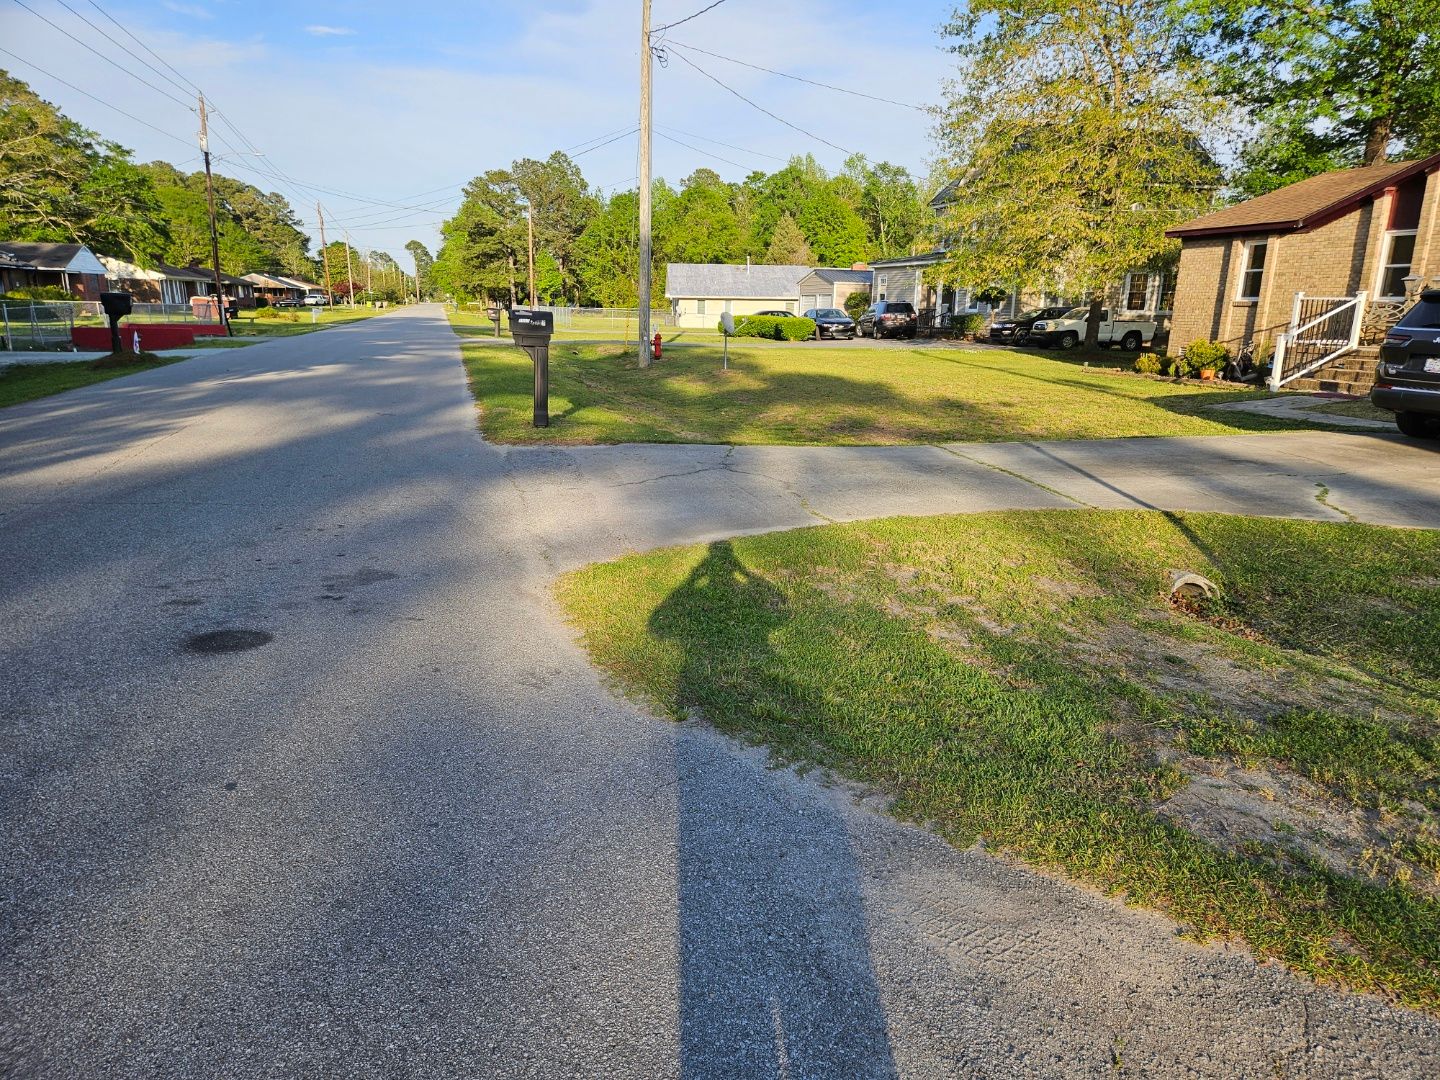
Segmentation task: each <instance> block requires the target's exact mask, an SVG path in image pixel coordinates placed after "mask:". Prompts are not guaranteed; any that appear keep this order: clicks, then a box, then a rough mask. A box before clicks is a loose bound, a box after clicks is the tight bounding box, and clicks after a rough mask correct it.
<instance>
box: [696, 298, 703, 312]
mask: <svg viewBox="0 0 1440 1080" xmlns="http://www.w3.org/2000/svg"><path fill="white" fill-rule="evenodd" d="M695 314H696V315H704V314H705V301H704V300H696V301H695Z"/></svg>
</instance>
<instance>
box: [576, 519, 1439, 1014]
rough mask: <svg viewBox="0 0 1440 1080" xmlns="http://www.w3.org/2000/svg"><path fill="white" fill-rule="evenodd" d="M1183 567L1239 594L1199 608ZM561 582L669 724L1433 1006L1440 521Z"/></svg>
mask: <svg viewBox="0 0 1440 1080" xmlns="http://www.w3.org/2000/svg"><path fill="white" fill-rule="evenodd" d="M1362 552H1363V556H1362V555H1361V554H1360V553H1362ZM1177 569H1188V570H1192V571H1195V572H1198V573H1203V574H1205V575H1207V576H1208V577H1210V578H1211V579H1213V580H1214V581H1215V582H1216V583H1217V584H1218V585H1219V586H1220V588H1221V590H1222V591H1221V596H1220V598H1219V600H1218V601H1215V602H1210V603H1189V604H1180V605H1178V606H1177V604H1175V603H1174V602H1172V601H1171V600H1170V598H1169V584H1170V581H1171V574H1172V572H1173V571H1174V570H1177ZM558 595H559V598H560V601H561V603H562V605H563V606H564V608H565V610H566V611H567V613H568V615H569V617H570V618H571V619H572V621H573V622H574V624H575V625H576V626H577V627H578V628H579V630H580V631H581V633H582V635H583V639H584V642H585V644H586V646H587V647H588V649H589V651H590V653H591V655H592V657H593V659H594V660H595V661H596V663H597V664H598V665H599V666H600V667H601V668H602V669H603V670H604V671H605V672H607V673H608V674H609V676H610V677H612V678H613V679H614V680H615V682H616V683H617V684H618V686H619V687H621V688H622V689H624V690H625V691H628V692H629V693H631V694H632V695H634V696H636V697H637V698H639V699H641V700H643V701H646V702H649V703H650V704H651V705H652V706H653V707H654V708H655V709H657V710H659V711H660V712H661V713H663V714H665V715H668V716H671V717H673V718H675V719H684V718H687V717H692V716H695V715H697V714H698V715H700V716H702V717H704V718H705V719H707V720H708V721H710V722H711V723H713V724H715V725H717V726H718V727H719V728H721V729H722V730H724V731H727V732H730V733H732V734H734V735H737V736H739V737H741V738H744V739H747V740H751V741H754V742H757V743H762V744H764V745H766V746H768V747H770V748H771V749H772V750H773V751H774V753H775V755H776V756H777V758H778V759H780V760H782V761H787V762H802V763H813V764H818V765H820V766H823V767H826V768H828V769H831V770H835V771H836V772H839V773H841V774H844V775H847V776H850V777H852V778H855V779H859V780H861V781H864V782H867V783H868V784H870V785H873V786H874V787H875V788H877V789H878V790H880V791H881V792H883V793H884V794H885V795H888V796H889V797H890V799H891V800H892V802H891V807H892V810H893V812H894V813H895V814H897V815H899V816H900V817H902V818H905V819H909V820H914V821H918V822H925V823H928V824H929V825H930V826H931V827H932V828H935V829H937V830H938V831H939V832H940V833H942V834H943V835H944V836H946V837H947V838H949V839H950V840H951V841H953V842H954V843H956V844H958V845H961V846H968V845H970V844H973V843H975V842H977V841H979V842H983V844H984V845H985V846H986V847H987V848H988V849H990V850H992V851H995V852H1002V853H1007V854H1009V855H1011V856H1014V857H1018V858H1020V859H1023V860H1026V861H1028V862H1030V863H1032V864H1034V865H1037V866H1040V867H1044V868H1047V869H1050V870H1053V871H1057V872H1060V873H1062V874H1064V875H1067V876H1069V877H1072V878H1074V879H1077V880H1080V881H1083V882H1086V883H1088V884H1091V885H1094V886H1096V887H1099V888H1101V889H1103V890H1105V891H1107V892H1109V893H1112V894H1115V895H1118V896H1122V897H1124V898H1125V899H1126V900H1127V901H1128V902H1130V903H1134V904H1141V905H1146V906H1149V907H1153V908H1158V909H1160V910H1162V911H1164V912H1166V913H1167V914H1168V915H1169V916H1171V917H1172V918H1173V919H1174V920H1176V921H1177V922H1178V923H1179V924H1180V928H1181V932H1182V933H1184V934H1186V935H1188V936H1192V937H1194V938H1197V939H1201V940H1204V939H1212V938H1235V939H1239V940H1243V941H1244V942H1246V943H1248V945H1249V946H1250V948H1251V949H1253V950H1254V951H1255V953H1256V954H1258V955H1259V956H1261V957H1271V958H1277V959H1279V960H1282V961H1284V962H1285V963H1287V964H1289V965H1291V966H1292V967H1293V968H1295V969H1296V970H1299V971H1303V972H1305V973H1307V974H1308V975H1310V976H1312V977H1313V978H1315V979H1317V980H1319V981H1321V982H1326V983H1335V984H1341V985H1345V986H1349V987H1352V988H1356V989H1361V990H1367V991H1373V992H1378V993H1381V994H1384V995H1386V996H1388V997H1391V998H1393V999H1395V1000H1398V1001H1400V1002H1403V1003H1405V1004H1407V1005H1410V1006H1414V1007H1419V1008H1423V1009H1426V1010H1429V1011H1431V1012H1436V1013H1440V877H1437V875H1440V533H1436V532H1425V531H1416V530H1399V529H1385V528H1380V527H1374V526H1362V525H1354V524H1329V523H1316V522H1300V521H1281V520H1270V519H1254V518H1241V517H1233V516H1228V515H1219V514H1166V513H1157V512H1139V511H1137V512H1125V511H1083V510H1075V511H1045V512H1034V511H1032V512H1004V513H988V514H977V515H966V516H950V517H938V518H896V519H890V520H885V521H877V522H868V523H860V524H847V525H835V526H823V527H818V528H812V529H803V530H797V531H791V532H784V533H772V534H767V535H763V536H755V537H748V538H741V539H736V540H733V541H720V542H716V543H712V544H709V545H705V546H695V547H686V548H681V549H674V550H666V551H659V552H653V553H647V554H642V555H635V556H630V557H627V558H623V559H620V560H618V561H616V562H611V563H604V564H600V565H596V566H592V567H588V568H586V569H584V570H581V571H578V572H575V573H572V574H570V575H568V576H567V577H565V578H564V579H562V581H561V582H560V584H559V586H558ZM737 827H743V826H737Z"/></svg>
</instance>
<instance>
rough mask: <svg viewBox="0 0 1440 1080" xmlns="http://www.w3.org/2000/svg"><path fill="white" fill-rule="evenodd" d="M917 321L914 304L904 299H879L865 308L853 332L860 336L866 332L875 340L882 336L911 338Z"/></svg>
mask: <svg viewBox="0 0 1440 1080" xmlns="http://www.w3.org/2000/svg"><path fill="white" fill-rule="evenodd" d="M919 321H920V320H919V319H918V318H916V316H915V305H914V304H908V303H906V302H905V301H904V300H881V301H879V302H877V303H874V304H871V305H870V306H869V307H868V308H866V309H865V314H863V315H861V316H860V321H859V322H858V323H857V324H856V325H855V332H856V333H857V334H859V335H860V336H861V337H864V336H865V335H866V334H867V333H868V334H869V335H870V336H871V337H873V338H876V339H877V340H878V339H879V338H883V337H910V338H913V337H914V336H915V329H916V327H917V325H918V324H919Z"/></svg>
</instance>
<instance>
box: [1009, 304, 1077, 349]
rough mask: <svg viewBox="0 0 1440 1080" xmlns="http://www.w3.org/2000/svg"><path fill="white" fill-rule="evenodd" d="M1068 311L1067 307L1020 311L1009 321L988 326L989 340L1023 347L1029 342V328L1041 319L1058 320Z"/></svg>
mask: <svg viewBox="0 0 1440 1080" xmlns="http://www.w3.org/2000/svg"><path fill="white" fill-rule="evenodd" d="M1069 310H1070V309H1069V308H1068V307H1042V308H1031V309H1030V310H1029V311H1022V312H1021V313H1020V314H1019V315H1016V316H1014V317H1013V318H1009V319H1001V320H999V321H998V322H995V323H992V324H991V326H990V340H991V341H996V342H999V343H1000V344H1002V345H1024V344H1026V343H1027V342H1029V340H1030V328H1031V327H1032V326H1034V325H1035V324H1036V323H1037V322H1039V321H1040V320H1041V319H1058V318H1060V316H1062V315H1064V314H1065V313H1066V312H1067V311H1069Z"/></svg>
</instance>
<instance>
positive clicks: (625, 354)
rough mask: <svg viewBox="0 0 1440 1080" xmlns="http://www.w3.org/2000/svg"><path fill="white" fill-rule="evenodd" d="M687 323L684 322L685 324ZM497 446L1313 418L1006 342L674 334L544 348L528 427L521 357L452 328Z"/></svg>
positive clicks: (1133, 430)
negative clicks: (545, 386)
mask: <svg viewBox="0 0 1440 1080" xmlns="http://www.w3.org/2000/svg"><path fill="white" fill-rule="evenodd" d="M685 333H688V331H685ZM462 351H463V353H464V357H465V366H466V370H467V371H468V372H469V376H470V385H471V389H472V390H473V392H474V394H475V397H476V399H477V400H478V401H479V402H480V404H481V407H482V408H481V413H482V415H481V428H482V429H483V431H484V432H485V435H486V437H487V438H489V439H491V440H493V441H496V442H514V443H533V442H560V443H618V442H699V443H795V444H836V445H864V444H883V443H913V442H920V443H936V442H948V441H968V440H1004V439H1088V438H1116V437H1125V436H1137V435H1219V434H1234V433H1235V432H1237V431H1273V430H1280V429H1285V428H1288V429H1295V428H1297V427H1298V428H1304V427H1308V426H1310V425H1308V424H1306V423H1304V422H1301V421H1293V420H1285V419H1278V418H1273V417H1266V416H1257V415H1254V414H1251V413H1244V412H1239V411H1233V410H1221V411H1209V412H1207V411H1205V410H1204V408H1203V407H1204V406H1206V405H1210V404H1218V403H1220V402H1228V401H1237V400H1240V399H1242V398H1243V397H1245V396H1246V395H1252V396H1268V395H1265V394H1264V393H1263V392H1257V391H1254V390H1232V389H1225V388H1216V387H1214V386H1213V385H1201V384H1199V383H1175V382H1170V381H1167V380H1161V379H1151V378H1144V377H1141V376H1136V375H1132V374H1128V373H1121V372H1115V371H1107V370H1102V369H1099V368H1094V367H1091V368H1086V367H1083V366H1081V365H1080V364H1078V363H1074V362H1069V361H1065V360H1058V359H1051V358H1049V357H1044V356H1034V355H1031V354H1028V353H1020V352H1004V351H1000V350H994V351H991V350H979V349H955V348H945V347H937V348H926V347H924V346H920V347H916V348H893V347H890V348H885V347H882V348H873V347H865V346H859V347H851V346H842V347H835V346H828V345H820V344H818V343H816V342H798V343H794V344H791V345H788V346H782V345H779V344H775V345H762V346H754V345H738V344H732V347H731V350H730V370H729V371H728V372H722V371H721V368H720V363H721V350H720V347H719V346H718V345H700V346H678V347H673V348H671V349H669V350H668V351H667V353H666V357H665V359H664V360H662V361H660V362H659V363H658V364H656V365H654V366H653V367H651V368H650V369H648V370H646V371H641V370H640V369H639V368H638V367H637V366H636V363H635V360H634V358H633V357H632V356H631V355H630V350H628V349H626V348H625V347H624V346H621V345H618V344H617V345H604V344H600V345H595V344H590V345H583V344H567V343H566V342H564V341H563V340H560V339H558V338H557V339H556V341H555V342H554V343H553V344H552V345H551V348H550V416H551V426H550V427H549V428H547V429H543V430H537V429H535V428H532V427H531V426H530V416H531V397H530V395H531V387H532V379H533V376H532V374H531V364H530V360H529V358H528V357H527V356H526V355H525V353H524V352H522V351H521V350H520V349H518V348H515V347H513V346H510V345H499V346H496V345H479V344H473V343H470V342H468V341H463V340H462Z"/></svg>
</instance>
